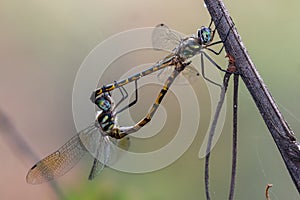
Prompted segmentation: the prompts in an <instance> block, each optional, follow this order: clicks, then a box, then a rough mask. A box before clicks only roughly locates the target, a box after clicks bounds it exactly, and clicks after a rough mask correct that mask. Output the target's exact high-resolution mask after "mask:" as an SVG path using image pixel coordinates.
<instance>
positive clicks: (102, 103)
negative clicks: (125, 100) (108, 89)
mask: <svg viewBox="0 0 300 200" xmlns="http://www.w3.org/2000/svg"><path fill="white" fill-rule="evenodd" d="M95 104H96V105H97V106H98V107H99V108H100V109H101V110H102V111H104V112H106V111H109V110H110V109H111V108H112V106H113V101H112V98H111V97H110V96H109V95H108V94H105V93H104V94H101V95H100V96H98V97H97V98H96V100H95Z"/></svg>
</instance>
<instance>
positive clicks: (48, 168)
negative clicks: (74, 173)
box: [26, 126, 95, 184]
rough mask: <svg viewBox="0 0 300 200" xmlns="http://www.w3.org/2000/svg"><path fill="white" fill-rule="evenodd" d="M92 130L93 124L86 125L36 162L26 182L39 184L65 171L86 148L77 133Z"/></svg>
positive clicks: (75, 162)
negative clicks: (55, 149)
mask: <svg viewBox="0 0 300 200" xmlns="http://www.w3.org/2000/svg"><path fill="white" fill-rule="evenodd" d="M94 131H95V127H94V126H89V127H87V128H86V129H84V130H82V131H81V132H80V133H79V134H77V135H75V136H74V137H72V138H71V139H70V140H69V141H68V142H67V143H65V144H64V145H63V146H62V147H60V148H59V149H58V150H57V151H55V152H54V153H52V154H50V155H49V156H47V157H46V158H44V159H42V160H41V161H39V162H37V163H36V164H35V165H34V166H33V167H32V168H31V169H30V170H29V172H28V174H27V176H26V181H27V183H30V184H40V183H43V182H46V181H50V180H53V179H55V178H57V177H60V176H62V175H64V174H65V173H67V172H68V171H69V170H70V169H72V167H74V166H75V165H76V164H77V163H78V161H79V160H80V159H81V158H82V156H83V155H84V154H85V153H86V148H85V147H84V145H83V144H82V142H81V140H80V138H79V135H80V134H83V133H84V134H85V135H89V133H91V132H94Z"/></svg>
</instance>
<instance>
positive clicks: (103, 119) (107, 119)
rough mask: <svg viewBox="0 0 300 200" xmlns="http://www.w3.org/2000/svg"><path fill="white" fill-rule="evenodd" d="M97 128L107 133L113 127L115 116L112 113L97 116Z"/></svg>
mask: <svg viewBox="0 0 300 200" xmlns="http://www.w3.org/2000/svg"><path fill="white" fill-rule="evenodd" d="M97 121H98V125H99V128H101V129H102V130H103V131H104V132H109V131H111V130H112V129H113V128H114V127H115V116H114V115H113V113H112V112H102V113H100V114H99V115H98V116H97Z"/></svg>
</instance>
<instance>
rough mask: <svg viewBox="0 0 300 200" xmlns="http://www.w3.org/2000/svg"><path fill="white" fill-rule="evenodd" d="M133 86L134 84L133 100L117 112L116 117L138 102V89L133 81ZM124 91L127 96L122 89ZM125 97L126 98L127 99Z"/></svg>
mask: <svg viewBox="0 0 300 200" xmlns="http://www.w3.org/2000/svg"><path fill="white" fill-rule="evenodd" d="M134 84H135V99H134V100H133V101H132V102H130V103H129V104H128V105H127V106H125V107H124V108H122V109H120V110H119V111H117V113H116V115H117V114H119V113H121V112H123V111H124V110H126V109H128V108H130V107H131V106H133V105H134V104H136V102H137V101H138V88H137V80H135V81H134ZM123 89H124V91H125V92H126V94H127V96H128V93H127V91H126V90H125V88H123ZM127 96H126V98H127Z"/></svg>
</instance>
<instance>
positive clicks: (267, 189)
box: [265, 184, 273, 200]
mask: <svg viewBox="0 0 300 200" xmlns="http://www.w3.org/2000/svg"><path fill="white" fill-rule="evenodd" d="M271 187H273V184H267V186H266V191H265V195H266V200H271V199H270V196H269V190H270V188H271Z"/></svg>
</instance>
